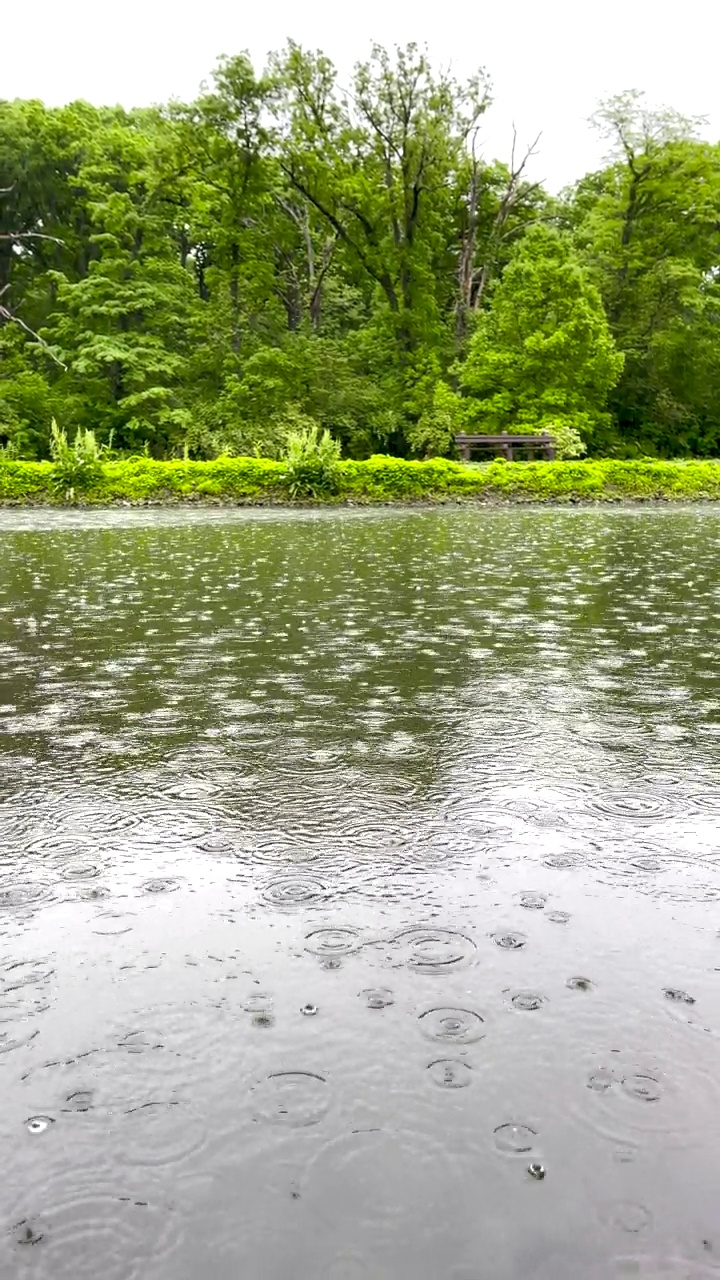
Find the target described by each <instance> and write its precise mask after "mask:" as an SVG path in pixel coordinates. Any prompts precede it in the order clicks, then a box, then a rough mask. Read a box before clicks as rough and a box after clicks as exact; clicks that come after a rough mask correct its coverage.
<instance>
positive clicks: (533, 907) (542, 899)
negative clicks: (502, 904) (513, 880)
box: [517, 892, 547, 911]
mask: <svg viewBox="0 0 720 1280" xmlns="http://www.w3.org/2000/svg"><path fill="white" fill-rule="evenodd" d="M517 900H518V904H519V906H521V907H525V909H526V911H543V910H544V908H545V905H546V903H547V895H546V894H544V893H533V892H526V893H519V894H518V895H517Z"/></svg>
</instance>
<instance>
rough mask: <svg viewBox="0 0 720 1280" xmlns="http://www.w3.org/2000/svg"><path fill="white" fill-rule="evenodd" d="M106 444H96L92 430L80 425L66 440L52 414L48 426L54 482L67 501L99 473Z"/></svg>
mask: <svg viewBox="0 0 720 1280" xmlns="http://www.w3.org/2000/svg"><path fill="white" fill-rule="evenodd" d="M105 451H106V450H105V446H104V445H99V444H98V442H97V439H96V437H95V432H94V431H87V430H84V429H83V428H80V430H79V431H77V432H76V433H75V439H74V440H73V442H72V444H69V442H68V438H67V435H66V433H65V432H64V431H62V430H61V429H60V427H58V424H57V422H56V421H55V419H54V418H53V420H52V426H51V428H50V457H51V458H52V466H53V480H52V483H53V486H54V488H55V489H56V491H57V492H58V493H59V494H63V495H65V496H66V497H67V498H68V499H69V501H70V502H73V501H74V499H75V495H76V493H86V492H87V491H88V490H89V489H92V488H93V486H95V485H96V484H97V483H98V481H99V480H100V477H101V475H102V457H103V453H104V452H105Z"/></svg>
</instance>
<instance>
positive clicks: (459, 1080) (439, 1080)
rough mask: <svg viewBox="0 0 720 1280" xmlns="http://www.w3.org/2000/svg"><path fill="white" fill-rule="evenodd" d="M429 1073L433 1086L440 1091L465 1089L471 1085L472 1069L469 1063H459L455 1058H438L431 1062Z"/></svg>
mask: <svg viewBox="0 0 720 1280" xmlns="http://www.w3.org/2000/svg"><path fill="white" fill-rule="evenodd" d="M427 1069H428V1071H429V1072H430V1078H431V1080H432V1081H433V1084H436V1085H437V1086H438V1087H439V1088H440V1089H465V1088H467V1086H468V1085H469V1084H470V1083H471V1079H472V1067H471V1066H470V1063H469V1062H458V1061H456V1060H455V1059H454V1058H437V1059H436V1060H435V1062H429V1063H428V1067H427Z"/></svg>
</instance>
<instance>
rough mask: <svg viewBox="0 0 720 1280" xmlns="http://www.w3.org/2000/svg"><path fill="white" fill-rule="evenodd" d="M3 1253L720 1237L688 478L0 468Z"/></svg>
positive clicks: (106, 1276) (713, 978)
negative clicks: (265, 491) (551, 504)
mask: <svg viewBox="0 0 720 1280" xmlns="http://www.w3.org/2000/svg"><path fill="white" fill-rule="evenodd" d="M0 658H1V661H0V732H1V733H2V754H1V755H0V1086H1V1094H0V1096H1V1099H2V1101H1V1103H0V1139H1V1141H2V1152H3V1161H2V1163H3V1174H4V1176H3V1178H2V1181H1V1182H0V1276H1V1277H3V1280H4V1278H5V1277H8V1278H11V1277H12V1278H13V1280H14V1278H15V1277H18V1278H20V1280H99V1278H101V1280H240V1277H242V1280H255V1278H256V1277H257V1278H259V1277H262V1280H534V1278H536V1277H537V1278H542V1280H551V1278H552V1280H559V1278H561V1277H568V1280H585V1278H588V1280H589V1278H592V1280H607V1278H608V1277H611V1278H612V1277H616V1276H617V1277H627V1276H632V1277H641V1278H642V1280H658V1277H660V1278H661V1280H695V1278H696V1277H698V1278H701V1277H712V1276H715V1277H717V1276H720V1213H719V1211H718V1205H719V1204H720V1157H719V1154H718V1136H717V1118H718V1114H719V1113H720V937H719V936H718V930H719V928H720V908H719V906H718V899H719V898H720V834H719V830H718V828H719V823H720V512H719V511H718V510H717V508H715V509H713V508H702V507H689V508H685V509H668V508H654V507H653V508H638V509H633V510H630V509H623V508H612V509H581V508H575V509H539V508H534V509H496V510H487V509H486V510H483V509H472V510H470V509H453V510H444V509H441V510H435V511H421V510H410V511H383V510H373V511H356V512H353V511H318V512H300V513H292V512H252V511H250V512H243V511H221V510H217V511H209V510H205V511H202V510H196V511H193V510H164V511H162V510H158V511H150V510H146V511H139V510H121V509H116V510H113V511H109V512H89V513H88V512H82V511H68V512H53V511H41V510H36V511H30V510H23V511H9V510H5V511H3V512H0Z"/></svg>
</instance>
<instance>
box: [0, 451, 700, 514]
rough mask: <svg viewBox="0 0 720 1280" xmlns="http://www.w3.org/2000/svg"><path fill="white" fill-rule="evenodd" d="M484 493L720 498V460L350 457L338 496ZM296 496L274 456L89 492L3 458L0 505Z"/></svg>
mask: <svg viewBox="0 0 720 1280" xmlns="http://www.w3.org/2000/svg"><path fill="white" fill-rule="evenodd" d="M423 498H426V499H429V500H436V501H441V500H442V499H444V498H453V499H454V498H480V499H488V500H498V499H499V500H503V499H504V500H509V501H520V502H556V501H570V500H575V499H578V500H585V501H600V502H602V501H615V500H618V499H630V500H632V499H637V500H647V499H653V498H661V499H663V498H664V499H677V500H683V499H684V500H690V499H695V500H701V499H715V500H720V461H704V460H692V461H688V462H685V461H680V462H659V461H644V462H621V461H615V460H613V459H609V458H603V459H598V460H593V461H589V462H587V461H586V462H505V461H504V460H497V461H494V462H490V463H487V464H486V465H483V466H478V467H468V466H464V465H463V464H462V463H458V462H448V461H446V460H445V459H433V460H431V461H429V462H406V461H405V460H403V459H401V458H391V457H384V456H377V457H373V458H368V459H367V460H366V461H364V462H353V461H345V462H341V463H340V464H339V465H338V467H337V471H336V473H335V483H334V494H333V496H332V497H331V498H330V499H329V500H330V501H336V502H343V501H351V502H358V503H361V502H394V501H398V502H403V501H405V502H407V501H413V500H415V499H423ZM183 500H189V501H192V500H195V501H202V500H208V501H215V502H217V501H222V500H225V501H229V502H241V503H280V502H287V501H288V500H289V490H288V478H287V474H286V469H285V464H284V463H282V462H273V461H271V460H269V459H267V458H219V459H217V460H216V461H214V462H181V461H175V462H155V461H153V460H152V459H149V458H139V459H128V460H125V461H122V462H108V463H105V464H104V465H103V466H102V468H101V470H100V473H99V474H98V476H97V477H95V478H94V479H93V480H92V483H91V484H90V486H89V487H88V488H87V489H83V491H82V492H77V491H75V492H72V493H70V494H67V493H63V492H62V491H61V490H59V489H58V484H57V477H56V474H55V472H54V469H53V465H52V463H50V462H11V461H0V503H4V504H13V503H30V504H32V503H43V504H45V503H56V504H57V503H63V502H67V501H76V502H83V503H93V504H108V503H113V502H133V503H134V502H139V503H143V502H158V503H160V502H174V501H183Z"/></svg>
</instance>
